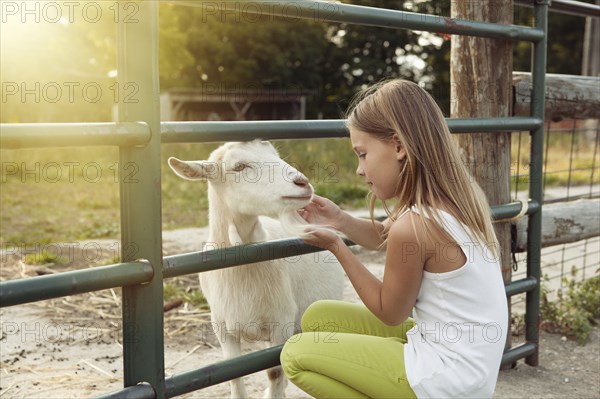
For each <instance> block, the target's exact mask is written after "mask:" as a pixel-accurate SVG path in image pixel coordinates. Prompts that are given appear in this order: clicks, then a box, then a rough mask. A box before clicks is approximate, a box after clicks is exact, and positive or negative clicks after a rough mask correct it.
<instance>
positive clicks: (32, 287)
mask: <svg viewBox="0 0 600 399" xmlns="http://www.w3.org/2000/svg"><path fill="white" fill-rule="evenodd" d="M537 209H539V204H537V203H536V202H535V201H531V200H530V201H529V206H528V210H527V214H530V213H533V212H536V211H537ZM520 210H521V203H519V202H513V203H509V204H505V205H496V206H493V207H492V216H493V217H494V218H495V219H499V218H510V217H513V216H516V215H517V214H519V212H520ZM346 242H347V243H348V244H350V245H354V243H352V242H351V241H346ZM209 248H210V244H209ZM317 252H324V250H323V249H321V248H318V247H314V246H311V245H307V244H304V242H303V241H302V240H301V239H299V238H288V239H280V240H272V241H268V242H262V243H251V244H243V245H237V246H232V247H226V248H216V247H215V248H214V249H211V250H207V251H202V252H191V253H185V254H178V255H171V256H166V257H164V258H163V262H162V265H163V270H162V272H163V277H164V278H170V277H177V276H183V275H187V274H192V273H201V272H205V271H209V270H216V269H222V268H226V267H233V266H239V265H244V264H249V263H256V262H263V261H268V260H273V259H283V258H286V259H287V260H288V261H289V262H294V259H295V258H296V257H297V256H300V255H304V254H309V253H317ZM318 256H320V257H322V259H321V260H322V261H324V262H327V260H328V258H329V260H330V261H331V262H334V259H333V257H332V255H330V254H329V253H326V254H322V255H318ZM152 277H153V270H152V266H151V265H150V264H149V263H148V262H139V261H138V262H129V263H120V264H116V265H108V266H100V267H95V268H91V269H84V270H75V271H71V272H62V273H57V274H53V275H47V276H39V277H30V278H24V279H17V280H8V281H3V282H0V307H4V306H13V305H18V304H23V303H29V302H34V301H40V300H45V299H50V298H58V297H61V296H65V295H74V294H81V293H85V292H91V291H96V290H101V289H107V288H115V287H120V286H127V285H132V284H139V283H145V282H148V281H150V280H152ZM532 281H533V280H532ZM528 287H529V286H528ZM525 291H526V290H525ZM525 291H519V292H516V293H520V292H525ZM507 295H509V296H510V295H514V294H513V293H510V292H508V293H507Z"/></svg>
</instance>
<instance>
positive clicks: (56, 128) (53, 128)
mask: <svg viewBox="0 0 600 399" xmlns="http://www.w3.org/2000/svg"><path fill="white" fill-rule="evenodd" d="M150 136H151V133H150V128H149V127H148V125H147V124H146V123H144V122H121V123H115V122H99V123H3V124H0V147H2V148H9V149H16V148H39V147H63V146H64V147H74V146H97V145H118V146H136V145H144V144H146V143H148V141H149V140H150Z"/></svg>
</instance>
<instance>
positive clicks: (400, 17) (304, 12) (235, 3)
mask: <svg viewBox="0 0 600 399" xmlns="http://www.w3.org/2000/svg"><path fill="white" fill-rule="evenodd" d="M175 3H176V4H182V5H191V6H199V7H203V8H204V10H205V12H206V13H207V14H208V13H211V14H216V13H218V12H221V11H223V10H224V9H226V10H230V11H237V12H241V13H244V14H256V15H259V16H260V15H273V16H278V17H282V18H285V19H311V20H317V21H329V22H341V23H349V24H353V25H365V26H376V27H380V28H392V29H410V30H424V31H429V32H437V33H450V34H457V35H468V36H479V37H489V38H498V39H510V40H527V41H531V42H538V41H540V40H542V39H543V37H544V31H543V30H540V29H536V28H530V27H526V26H518V25H502V24H494V23H484V22H476V21H467V20H462V19H456V18H449V17H444V16H440V15H430V14H419V13H413V12H406V11H398V10H390V9H381V8H375V7H366V6H357V5H353V4H344V3H339V2H326V1H316V0H302V1H297V0H257V1H251V2H244V1H240V0H222V1H220V2H218V3H217V2H215V3H212V4H211V3H208V4H206V3H202V2H196V1H193V0H188V1H175Z"/></svg>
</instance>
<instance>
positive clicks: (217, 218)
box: [169, 140, 344, 398]
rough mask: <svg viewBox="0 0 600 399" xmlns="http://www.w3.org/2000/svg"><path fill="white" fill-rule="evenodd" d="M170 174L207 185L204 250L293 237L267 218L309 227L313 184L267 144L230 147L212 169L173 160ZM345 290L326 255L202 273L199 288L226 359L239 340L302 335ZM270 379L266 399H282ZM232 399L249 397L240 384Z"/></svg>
mask: <svg viewBox="0 0 600 399" xmlns="http://www.w3.org/2000/svg"><path fill="white" fill-rule="evenodd" d="M169 166H170V167H171V168H172V169H173V171H174V172H175V173H176V174H177V175H179V176H181V177H183V178H184V179H189V180H204V181H208V203H209V237H208V242H207V243H205V245H204V248H205V249H215V247H218V248H224V247H231V246H235V245H237V244H246V243H255V242H260V241H269V240H273V239H280V238H285V237H290V234H286V232H285V230H284V228H283V226H282V224H281V223H280V222H279V221H277V220H275V219H272V218H270V217H269V216H275V217H277V216H279V217H280V218H281V217H283V219H282V220H284V219H285V220H286V221H289V220H293V219H294V218H297V219H300V220H301V221H302V222H303V220H302V219H301V218H299V217H298V216H297V213H296V210H297V209H299V208H302V207H303V206H306V205H307V204H308V203H309V202H310V198H311V196H312V194H313V188H312V186H311V185H310V183H309V181H308V179H307V178H306V177H305V176H304V175H303V174H302V173H300V172H299V171H298V170H296V169H295V168H293V167H292V166H290V165H289V164H288V163H286V162H285V161H283V160H282V159H281V158H280V157H279V155H278V153H277V151H276V150H275V148H274V147H273V146H272V145H271V144H270V143H268V142H265V141H258V140H255V141H252V142H244V143H239V142H235V143H233V142H232V143H227V144H225V145H223V146H221V147H219V148H217V149H216V150H215V151H214V152H213V153H212V154H211V155H210V157H209V159H208V160H206V161H180V160H178V159H176V158H173V157H171V158H169ZM288 231H290V230H289V229H288ZM237 255H240V254H237ZM343 285H344V280H343V271H342V268H341V267H340V265H339V264H338V263H337V261H336V260H335V258H334V257H333V256H331V254H328V253H317V254H308V255H304V256H295V257H293V258H286V259H278V260H272V261H265V262H260V263H255V264H250V265H243V266H236V267H230V268H226V269H221V270H215V271H209V272H204V273H200V287H201V289H202V291H203V293H204V295H205V296H206V299H207V301H208V304H209V305H210V308H211V318H212V326H213V329H214V331H215V333H216V335H217V338H218V339H219V342H220V343H221V347H222V349H223V354H224V357H225V358H226V359H229V358H232V357H235V356H239V355H240V354H241V345H240V339H242V340H246V341H252V342H256V341H259V340H261V341H267V345H269V344H270V345H278V344H282V343H284V342H285V341H286V339H287V338H289V337H290V336H291V335H293V334H294V333H296V332H298V330H299V328H300V318H301V316H302V314H303V313H304V310H305V309H306V308H307V307H308V306H309V305H310V304H311V303H313V302H314V301H316V300H319V299H339V298H341V297H342V291H343ZM267 375H268V377H269V381H270V386H269V388H267V390H266V392H265V397H273V398H281V397H283V396H284V391H285V387H286V385H287V379H286V378H285V376H284V374H283V372H282V370H281V367H275V368H272V369H269V370H268V371H267ZM231 396H232V397H246V396H247V394H246V390H245V387H244V383H243V381H242V379H241V378H240V379H236V380H232V381H231Z"/></svg>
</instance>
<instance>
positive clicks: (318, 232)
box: [302, 228, 346, 255]
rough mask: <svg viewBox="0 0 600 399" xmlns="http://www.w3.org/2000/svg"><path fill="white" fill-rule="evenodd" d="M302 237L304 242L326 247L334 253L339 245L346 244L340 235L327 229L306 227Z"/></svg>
mask: <svg viewBox="0 0 600 399" xmlns="http://www.w3.org/2000/svg"><path fill="white" fill-rule="evenodd" d="M302 239H303V240H304V242H305V243H306V244H309V245H313V246H315V247H319V248H323V249H326V250H328V251H330V252H331V253H333V254H334V255H335V254H336V253H337V251H338V249H339V248H340V246H341V245H346V244H345V243H344V241H342V239H341V238H340V236H338V235H337V234H335V232H334V231H331V230H329V229H320V228H307V229H306V230H305V232H304V234H303V235H302Z"/></svg>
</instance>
